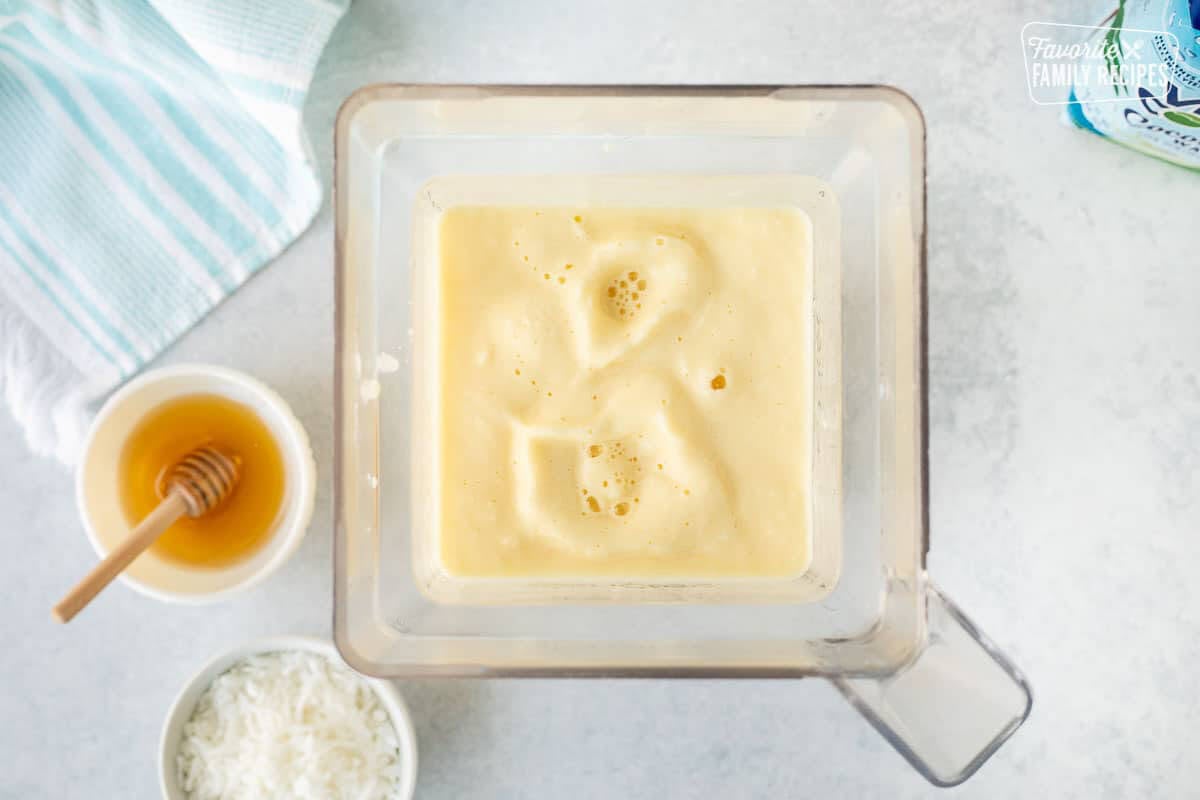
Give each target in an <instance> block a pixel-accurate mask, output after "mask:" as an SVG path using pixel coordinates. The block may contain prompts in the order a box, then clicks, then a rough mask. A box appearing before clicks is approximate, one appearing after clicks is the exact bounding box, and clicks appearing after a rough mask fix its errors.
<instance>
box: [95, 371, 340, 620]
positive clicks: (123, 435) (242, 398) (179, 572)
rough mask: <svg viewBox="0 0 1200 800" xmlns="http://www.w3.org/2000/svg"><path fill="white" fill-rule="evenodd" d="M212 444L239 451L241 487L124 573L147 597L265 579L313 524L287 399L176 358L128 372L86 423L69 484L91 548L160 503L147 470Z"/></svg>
mask: <svg viewBox="0 0 1200 800" xmlns="http://www.w3.org/2000/svg"><path fill="white" fill-rule="evenodd" d="M213 443H215V444H216V445H217V446H219V447H221V448H222V449H226V450H230V451H232V452H233V454H235V455H236V456H238V458H239V459H240V460H242V462H243V468H242V477H241V479H240V480H239V484H238V487H237V488H236V489H235V490H234V492H233V494H232V496H231V497H230V498H229V499H228V500H227V501H226V502H225V503H224V504H223V505H222V506H221V507H219V508H218V509H216V510H214V511H212V512H210V514H209V515H205V517H203V518H200V519H195V520H189V519H184V520H180V522H178V523H176V524H175V525H173V526H172V527H171V528H170V529H168V531H167V532H166V533H165V534H164V535H163V537H162V538H161V539H160V540H159V541H158V542H157V543H156V544H155V545H154V546H152V547H151V548H150V549H149V550H147V551H146V552H145V553H143V554H142V555H141V556H139V557H138V558H137V560H135V561H134V562H133V563H132V564H131V565H130V566H129V568H128V569H126V570H125V572H124V573H122V575H121V579H122V580H123V581H124V582H125V583H126V584H128V585H129V586H131V587H133V588H134V589H136V590H137V591H139V592H141V593H143V594H146V595H149V596H151V597H155V598H158V599H160V600H165V601H168V602H175V603H192V604H200V603H210V602H215V601H217V600H219V599H221V598H223V597H225V596H227V595H229V594H232V593H233V592H236V591H240V590H242V589H246V588H249V587H251V586H253V585H255V584H257V583H259V582H260V581H262V580H264V579H265V578H266V577H267V576H268V575H270V574H271V573H272V572H274V571H275V570H276V569H278V568H279V567H280V566H281V565H282V564H283V563H284V562H285V561H286V560H287V559H288V557H289V556H290V555H291V554H292V553H293V552H295V550H296V548H297V547H298V546H299V544H300V542H301V541H302V540H303V538H304V534H305V532H306V531H307V530H308V524H309V521H310V520H311V518H312V507H313V498H314V495H315V491H316V465H315V463H314V461H313V456H312V450H311V448H310V447H309V442H308V435H307V434H306V433H305V431H304V428H303V426H302V425H301V424H300V421H299V420H298V419H296V416H295V414H293V413H292V411H291V409H290V408H289V407H288V405H287V403H286V402H285V401H284V400H283V398H281V397H280V396H279V395H278V394H277V393H276V392H274V391H273V390H272V389H270V388H269V387H267V386H266V385H265V384H263V383H262V382H260V381H258V380H256V379H254V378H251V377H250V376H248V375H245V374H243V373H240V372H237V371H235V370H231V369H227V368H224V367H217V366H211V365H207V364H182V365H178V366H171V367H164V368H162V369H156V370H151V371H149V372H146V373H144V374H143V375H141V376H139V377H137V378H135V379H134V380H132V381H130V382H129V383H127V384H126V385H125V386H124V387H122V388H121V389H120V390H119V391H117V392H116V393H115V394H113V395H112V397H110V398H109V399H108V402H106V403H105V404H104V407H103V408H101V409H100V413H99V414H98V415H97V416H96V419H95V421H94V422H93V423H92V428H91V430H90V431H89V433H88V437H87V441H86V443H85V444H84V450H83V456H82V458H81V459H80V462H79V467H78V470H77V473H76V486H75V489H76V501H77V503H78V505H79V513H80V516H81V518H82V520H83V525H84V530H85V531H86V532H87V535H88V539H89V540H90V541H91V543H92V546H93V547H94V548H95V550H96V552H97V554H99V555H100V556H104V555H106V554H107V553H108V552H109V550H111V549H112V547H113V546H115V545H116V544H117V542H119V541H120V540H121V539H122V538H124V537H125V536H126V535H127V534H128V532H129V530H130V529H131V528H132V526H133V524H134V523H136V521H137V518H138V517H140V516H141V515H143V514H144V513H145V511H148V510H149V508H150V507H152V506H153V504H154V502H156V498H155V496H154V491H155V489H154V486H153V483H154V475H153V471H155V470H160V469H164V468H166V467H167V466H169V463H163V462H164V461H170V460H172V459H174V458H178V457H180V456H182V455H183V454H184V452H185V451H186V450H188V449H191V448H193V447H197V446H200V445H202V444H213ZM131 487H133V488H131Z"/></svg>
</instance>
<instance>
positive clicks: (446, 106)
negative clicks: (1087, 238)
mask: <svg viewBox="0 0 1200 800" xmlns="http://www.w3.org/2000/svg"><path fill="white" fill-rule="evenodd" d="M456 176H459V177H461V176H470V177H471V178H472V179H471V180H455V179H454V178H455V177H456ZM335 202H336V233H337V244H336V248H337V287H336V289H337V303H336V323H335V324H336V336H337V342H336V347H335V359H336V364H335V373H336V382H337V383H336V389H335V392H336V394H335V406H336V420H335V432H336V445H335V460H336V477H335V528H336V530H335V604H334V633H335V640H336V642H337V645H338V648H339V649H340V651H341V653H342V655H343V656H344V657H345V659H346V661H347V662H348V663H349V664H350V665H351V666H353V667H355V668H356V669H358V670H360V671H361V672H364V673H367V674H370V675H376V676H380V677H392V678H394V677H438V676H447V677H449V676H471V677H498V676H560V677H579V676H655V677H706V676H710V677H741V676H745V677H779V678H795V677H812V676H818V677H825V678H828V679H830V680H832V681H833V683H834V684H835V685H836V686H837V688H838V689H839V690H840V691H841V692H842V694H843V695H845V696H846V698H847V699H848V700H849V701H850V702H851V703H852V704H853V705H854V706H855V708H857V709H858V710H859V711H860V712H861V713H862V714H863V715H864V716H865V717H866V718H867V719H868V720H869V721H870V722H871V724H872V725H874V726H875V728H876V729H878V730H879V731H880V732H881V733H882V734H883V735H884V736H885V737H886V738H887V739H888V741H890V742H891V743H892V744H893V745H894V746H895V747H896V748H897V749H898V750H899V751H900V752H901V753H902V754H903V755H904V756H905V757H906V758H907V759H908V760H909V761H910V762H911V763H912V764H913V766H915V767H916V768H917V769H918V770H920V771H921V773H922V774H923V775H925V777H926V778H928V779H929V780H930V781H932V782H934V783H935V784H938V785H946V786H948V785H953V784H956V783H959V782H961V781H963V780H965V779H966V778H967V777H969V776H970V775H971V774H972V773H973V772H974V771H975V770H976V769H978V768H979V766H980V765H981V764H982V763H983V762H984V761H985V760H986V759H987V758H988V756H989V755H991V753H993V752H994V751H995V750H996V749H997V748H998V747H999V746H1000V745H1001V744H1002V743H1003V742H1004V740H1005V739H1006V738H1007V737H1008V736H1010V735H1011V734H1012V733H1013V732H1014V731H1015V730H1016V728H1018V727H1019V726H1020V724H1021V723H1022V722H1023V721H1024V719H1025V718H1026V716H1027V715H1028V713H1029V710H1030V704H1031V694H1030V689H1029V686H1028V684H1027V682H1026V681H1025V679H1024V678H1023V677H1022V675H1021V674H1020V672H1019V671H1018V670H1017V669H1016V668H1015V667H1014V666H1013V665H1012V663H1011V662H1010V661H1009V660H1008V659H1007V658H1005V656H1004V655H1003V654H1002V653H1001V652H1000V651H999V650H997V648H996V647H995V646H993V645H992V643H991V642H990V641H989V640H988V639H987V638H986V637H985V636H984V635H983V634H982V633H980V632H979V631H978V630H977V629H976V628H975V627H974V626H973V625H972V624H971V623H970V621H969V620H968V619H967V618H966V617H965V616H964V615H963V614H962V613H961V612H960V611H959V610H958V609H957V608H956V607H955V606H954V604H953V603H951V602H950V600H949V599H947V598H946V597H945V596H944V595H943V594H942V593H941V592H940V591H938V589H937V588H936V587H935V586H934V585H933V584H932V583H931V582H930V581H929V580H928V577H927V575H926V572H925V556H926V552H927V549H928V544H929V525H928V515H927V505H928V504H927V488H928V475H927V473H928V458H927V422H926V366H925V288H924V269H925V128H924V121H923V118H922V116H921V113H920V111H919V109H918V108H917V106H916V105H915V103H914V102H913V101H912V100H911V98H909V97H908V96H907V95H905V94H903V93H902V92H900V91H898V90H896V89H892V88H889V87H883V86H795V87H758V86H755V87H616V86H608V87H516V86H513V87H500V86H420V85H388V86H374V87H367V88H364V89H361V90H359V91H358V92H357V93H355V94H354V95H353V96H352V97H351V98H350V99H349V100H347V102H346V103H345V105H343V107H342V110H341V112H340V113H339V115H338V120H337V125H336V165H335ZM458 203H472V204H480V203H483V204H487V203H495V204H514V205H534V204H536V205H549V206H553V205H580V204H583V205H586V204H588V203H591V204H597V205H610V206H614V205H615V206H647V205H649V206H655V205H658V206H670V205H673V206H675V207H679V206H688V207H693V206H709V207H721V206H730V205H737V206H742V207H745V206H756V205H763V206H765V205H771V206H779V205H789V206H795V207H798V208H801V209H803V210H804V211H805V213H806V214H807V215H808V217H809V219H810V220H811V222H812V232H813V236H812V239H813V242H812V247H813V252H812V254H811V256H812V264H813V278H812V294H811V298H810V300H809V302H808V304H807V305H806V306H805V307H803V308H798V309H797V310H796V313H797V314H803V315H806V316H805V318H806V319H808V320H810V325H809V330H810V331H811V334H812V337H813V357H812V359H811V363H810V364H809V365H808V368H810V369H811V370H812V381H811V385H812V387H813V399H812V403H811V404H810V405H811V408H810V409H809V411H810V415H811V432H812V440H813V445H814V447H813V460H812V486H811V487H810V488H811V492H812V497H813V510H812V520H811V523H812V527H813V531H814V535H813V565H812V567H811V568H810V570H809V571H808V572H807V573H805V575H804V576H801V577H799V578H796V579H790V580H781V579H770V580H761V581H760V580H756V579H743V580H740V581H727V582H722V581H703V580H695V581H681V582H678V581H677V582H670V581H654V582H649V581H644V582H640V583H639V582H637V581H629V580H622V581H617V580H607V579H604V578H594V579H591V580H589V581H584V582H580V581H574V582H568V581H555V580H522V579H504V580H499V581H487V580H457V579H455V578H454V577H453V576H450V575H448V574H446V573H445V571H444V570H441V569H440V567H439V564H438V560H437V555H436V552H437V548H436V547H435V546H434V543H435V534H436V525H435V522H436V509H435V508H434V501H433V498H434V497H435V496H436V491H435V489H436V487H435V483H434V482H435V479H436V478H435V475H436V469H434V468H433V467H432V466H431V465H435V464H436V463H437V453H436V446H435V445H436V442H435V441H434V431H436V430H437V427H436V421H437V389H436V384H437V380H436V371H437V358H436V352H437V334H436V329H437V325H433V324H430V323H431V321H432V320H434V319H435V318H436V314H437V303H438V295H437V291H438V290H437V282H436V281H435V280H434V276H435V274H436V273H435V271H436V263H437V261H436V238H435V236H434V235H433V232H434V230H435V226H436V223H437V218H438V214H439V213H440V211H441V210H442V209H444V208H446V207H450V206H453V205H455V204H458ZM381 353H386V354H387V356H388V358H387V359H380V354H381ZM392 359H396V360H397V361H398V362H399V369H395V368H394V367H395V362H393V361H392ZM381 361H386V362H387V363H386V365H382V364H381V363H380V362H381ZM366 384H369V385H370V387H371V391H363V387H364V385H366ZM808 488H809V487H806V489H808Z"/></svg>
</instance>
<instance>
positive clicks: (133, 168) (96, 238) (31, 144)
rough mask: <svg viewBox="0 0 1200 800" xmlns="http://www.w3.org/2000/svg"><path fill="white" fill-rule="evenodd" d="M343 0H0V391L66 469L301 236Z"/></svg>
mask: <svg viewBox="0 0 1200 800" xmlns="http://www.w3.org/2000/svg"><path fill="white" fill-rule="evenodd" d="M345 6H346V2H338V1H336V0H110V1H109V2H105V1H104V0H40V2H39V1H35V2H28V1H24V2H16V1H15V0H0V389H2V390H3V392H4V396H5V399H6V400H7V403H8V406H9V408H10V409H11V411H12V413H13V414H14V416H15V417H16V419H17V421H18V423H19V424H20V425H21V426H22V428H23V429H24V431H25V433H26V437H27V439H28V441H29V444H30V446H31V447H32V448H33V450H34V451H36V452H38V453H45V454H53V455H55V456H57V457H58V458H59V459H61V460H63V461H65V462H67V463H70V462H72V461H73V460H74V458H75V457H76V455H77V450H78V448H79V445H80V444H81V442H82V439H83V436H84V433H85V431H86V427H87V423H88V420H89V418H90V415H91V414H92V413H94V411H95V408H96V406H97V405H98V404H99V403H100V402H101V401H102V400H103V398H104V397H105V396H106V395H107V394H108V393H109V392H111V391H112V390H113V389H114V388H115V387H117V386H118V385H120V383H121V382H122V381H124V380H125V379H126V378H128V377H129V376H130V375H133V374H134V373H135V372H137V370H138V369H140V368H141V367H142V365H144V364H145V363H146V362H147V361H149V360H150V359H152V358H154V357H155V356H156V355H157V354H158V353H160V352H161V351H162V350H163V349H164V348H166V347H167V346H168V345H169V344H170V343H171V342H173V341H174V340H175V339H176V338H177V337H178V336H179V335H180V334H182V333H183V332H184V331H186V330H187V329H188V328H190V327H191V326H192V325H194V324H195V323H196V322H197V321H198V320H199V319H200V318H201V317H203V316H204V315H205V314H206V313H207V312H208V311H210V310H211V309H212V308H213V307H214V306H215V305H216V304H217V303H219V302H220V301H221V299H222V298H224V297H225V296H226V295H228V294H229V293H230V292H232V291H233V290H235V289H236V288H237V287H238V286H240V285H241V284H242V283H243V282H244V281H245V280H246V279H247V278H248V277H249V276H250V275H251V274H252V273H254V271H255V270H257V269H258V268H259V267H261V266H262V265H263V264H265V263H267V262H268V261H270V260H271V259H272V258H273V257H275V256H276V255H277V254H278V253H279V252H280V251H281V250H283V248H285V247H286V246H287V245H288V244H289V243H290V242H291V241H292V240H293V239H295V238H296V237H297V236H298V235H299V234H300V233H302V232H303V231H304V229H305V228H307V227H308V225H309V223H310V222H311V221H312V219H313V217H314V216H315V215H316V213H317V210H318V209H319V208H320V205H321V194H322V193H321V185H320V181H319V180H318V178H317V175H316V171H315V165H314V163H313V160H312V158H311V155H310V151H309V149H308V146H307V142H306V141H305V138H304V134H303V128H302V125H301V112H302V107H303V104H304V98H305V94H306V92H307V89H308V84H309V81H310V79H311V77H312V73H313V70H314V69H315V68H316V64H317V59H318V58H319V57H320V54H321V50H322V49H323V47H324V45H325V42H326V40H327V39H328V38H329V35H330V33H331V32H332V30H333V27H334V25H335V24H336V23H337V21H338V19H339V18H340V17H341V15H342V13H343V12H344V11H345Z"/></svg>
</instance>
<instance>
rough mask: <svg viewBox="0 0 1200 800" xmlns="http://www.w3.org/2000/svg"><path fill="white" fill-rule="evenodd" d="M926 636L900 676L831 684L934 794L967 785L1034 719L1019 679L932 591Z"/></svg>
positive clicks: (991, 646) (930, 587) (960, 615)
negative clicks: (1028, 719) (940, 788)
mask: <svg viewBox="0 0 1200 800" xmlns="http://www.w3.org/2000/svg"><path fill="white" fill-rule="evenodd" d="M926 606H927V618H928V623H927V624H928V631H929V635H928V638H927V640H926V644H925V647H924V649H923V650H921V651H920V652H919V653H917V655H916V656H915V657H914V658H913V660H912V661H910V662H909V663H908V664H906V665H905V666H903V667H901V668H900V669H899V670H897V671H896V672H894V673H892V674H890V675H885V676H882V677H878V678H834V679H832V680H833V684H834V685H835V686H836V687H837V688H838V691H840V692H841V693H842V694H843V695H844V696H845V697H846V699H847V700H849V701H850V704H851V705H853V706H854V707H855V708H857V709H858V711H859V713H861V714H862V715H863V716H864V717H866V718H867V721H868V722H870V723H871V725H873V726H874V727H875V729H876V730H877V731H879V732H880V733H881V734H883V736H884V738H886V739H887V740H888V741H889V742H891V744H892V746H893V747H895V748H896V750H898V751H899V752H900V754H901V755H903V756H904V757H905V758H906V759H908V762H909V763H910V764H912V765H913V766H914V767H916V769H917V770H918V771H919V772H920V773H921V774H922V775H924V776H925V777H926V778H927V779H928V780H929V781H930V782H931V783H933V784H935V785H937V786H955V785H957V784H959V783H962V782H963V781H965V780H966V779H967V778H969V777H971V775H973V774H974V773H975V770H977V769H979V767H980V766H982V765H983V762H984V761H987V759H988V758H989V757H990V756H991V755H992V753H994V752H996V750H997V749H998V748H999V747H1000V745H1002V744H1004V742H1005V740H1006V739H1008V737H1009V736H1012V734H1013V732H1015V731H1016V730H1017V728H1019V727H1021V723H1022V722H1024V721H1025V718H1026V717H1028V716H1029V710H1030V708H1031V707H1032V705H1033V694H1032V692H1031V691H1030V688H1029V683H1028V682H1027V681H1026V680H1025V676H1024V675H1022V674H1021V671H1020V670H1019V669H1017V667H1016V666H1015V665H1014V664H1013V663H1012V662H1011V661H1009V660H1008V658H1007V657H1006V656H1005V655H1004V654H1003V653H1001V652H1000V651H999V650H998V649H997V648H996V646H995V645H994V644H992V642H991V641H990V640H989V639H988V638H987V636H985V635H984V634H983V633H982V632H981V631H980V630H979V629H978V628H976V627H975V625H974V624H972V622H971V620H969V619H967V617H966V615H964V614H963V613H962V612H961V611H960V610H959V609H958V607H957V606H955V605H954V603H952V602H950V599H949V598H947V597H946V596H945V595H943V594H942V593H941V592H940V591H939V590H938V589H937V587H935V586H934V585H933V584H927V596H926Z"/></svg>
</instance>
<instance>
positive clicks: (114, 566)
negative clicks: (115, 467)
mask: <svg viewBox="0 0 1200 800" xmlns="http://www.w3.org/2000/svg"><path fill="white" fill-rule="evenodd" d="M185 513H187V502H186V501H185V500H184V499H183V495H181V494H180V493H179V492H177V491H172V492H171V493H170V494H168V495H167V496H166V497H165V498H163V501H162V502H161V503H159V504H158V506H157V507H155V509H154V510H153V511H151V512H150V513H149V514H147V515H146V518H145V519H143V520H142V521H141V522H139V523H138V525H137V527H136V528H134V529H133V532H132V533H130V534H129V538H127V539H126V540H125V541H123V542H121V543H120V544H119V545H117V546H116V548H115V549H114V550H113V551H112V552H111V553H109V554H108V555H107V556H105V557H104V560H103V561H101V562H100V563H99V564H97V565H96V566H95V567H93V568H92V571H91V572H89V573H88V574H87V576H86V577H84V579H83V580H81V581H80V582H79V583H77V584H75V588H74V589H72V590H71V591H69V592H67V595H66V597H64V598H63V599H62V600H60V601H59V603H58V605H56V606H55V607H54V609H53V611H52V612H51V613H52V614H53V615H54V618H55V619H56V620H58V621H59V622H70V621H71V618H72V617H74V616H75V615H76V614H78V613H79V612H80V611H82V610H83V608H84V606H86V605H87V604H88V603H90V602H92V599H93V598H95V596H96V595H98V594H100V591H101V590H102V589H103V588H104V587H105V586H108V585H109V584H110V583H112V580H113V578H115V577H117V575H119V574H121V572H122V571H123V570H124V569H125V568H126V567H128V566H129V565H130V564H131V563H133V560H134V559H135V558H137V557H138V556H140V555H141V554H142V551H143V550H145V549H146V548H147V547H149V546H150V545H152V544H154V540H155V539H157V538H158V537H159V536H161V535H162V532H163V531H165V530H166V529H167V528H169V527H170V526H171V523H173V522H174V521H175V520H177V519H179V518H180V517H182V516H183V515H184V514H185Z"/></svg>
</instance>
